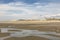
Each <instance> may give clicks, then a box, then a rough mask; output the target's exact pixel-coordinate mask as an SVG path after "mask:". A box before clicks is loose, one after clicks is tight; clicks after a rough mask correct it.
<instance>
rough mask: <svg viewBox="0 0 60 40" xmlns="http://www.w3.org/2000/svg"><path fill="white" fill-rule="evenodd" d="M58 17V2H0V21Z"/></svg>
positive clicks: (59, 12)
mask: <svg viewBox="0 0 60 40" xmlns="http://www.w3.org/2000/svg"><path fill="white" fill-rule="evenodd" d="M51 16H60V0H0V21H5V20H18V19H44V17H51Z"/></svg>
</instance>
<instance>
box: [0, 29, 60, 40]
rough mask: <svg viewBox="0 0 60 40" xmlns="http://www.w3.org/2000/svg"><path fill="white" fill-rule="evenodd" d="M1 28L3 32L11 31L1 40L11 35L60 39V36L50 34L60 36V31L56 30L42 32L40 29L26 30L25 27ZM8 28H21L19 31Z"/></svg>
mask: <svg viewBox="0 0 60 40" xmlns="http://www.w3.org/2000/svg"><path fill="white" fill-rule="evenodd" d="M0 29H1V32H2V33H10V35H9V36H6V37H1V38H0V40H4V39H7V38H10V37H28V36H37V37H43V38H47V39H49V40H60V38H59V37H56V36H50V34H52V35H57V36H58V35H59V36H60V33H56V32H42V31H38V30H24V29H16V28H0ZM8 30H19V31H15V32H11V31H10V32H9V31H8ZM47 34H48V35H47Z"/></svg>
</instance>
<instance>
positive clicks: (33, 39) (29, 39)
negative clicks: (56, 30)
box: [5, 36, 48, 40]
mask: <svg viewBox="0 0 60 40" xmlns="http://www.w3.org/2000/svg"><path fill="white" fill-rule="evenodd" d="M5 40H48V39H46V38H42V37H34V36H29V37H20V38H17V37H15V38H14V37H13V38H7V39H5Z"/></svg>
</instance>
